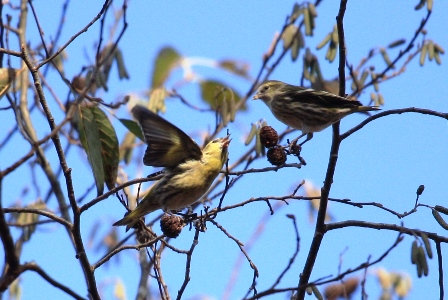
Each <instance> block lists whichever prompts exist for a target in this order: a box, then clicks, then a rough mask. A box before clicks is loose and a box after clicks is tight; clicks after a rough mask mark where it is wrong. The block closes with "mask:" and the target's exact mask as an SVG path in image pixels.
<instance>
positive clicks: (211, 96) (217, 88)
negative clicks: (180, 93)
mask: <svg viewBox="0 0 448 300" xmlns="http://www.w3.org/2000/svg"><path fill="white" fill-rule="evenodd" d="M200 87H201V97H202V99H203V100H204V101H205V102H207V103H208V104H209V105H210V107H211V108H212V109H214V110H216V109H217V108H218V107H221V106H222V102H223V101H224V100H226V101H230V100H231V99H233V101H234V102H235V103H238V102H239V101H240V99H241V96H240V95H239V94H238V93H236V92H235V90H233V89H230V88H229V87H227V86H225V85H224V84H223V83H220V82H218V81H213V80H206V81H202V82H201V83H200ZM239 109H240V110H246V106H241V107H240V108H239Z"/></svg>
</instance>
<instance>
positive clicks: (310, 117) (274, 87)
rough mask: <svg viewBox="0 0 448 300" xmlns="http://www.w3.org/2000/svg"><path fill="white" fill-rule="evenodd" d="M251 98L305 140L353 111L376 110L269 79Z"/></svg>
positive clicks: (342, 98)
mask: <svg viewBox="0 0 448 300" xmlns="http://www.w3.org/2000/svg"><path fill="white" fill-rule="evenodd" d="M253 99H254V100H255V99H261V100H262V101H263V102H264V103H265V104H266V105H267V106H268V107H269V109H270V110H271V112H272V114H273V115H274V117H276V118H277V119H278V120H279V121H281V122H283V123H284V124H286V125H288V126H290V127H292V128H295V129H299V130H301V131H302V135H301V136H299V137H298V138H297V139H296V140H295V141H297V140H298V139H300V138H301V137H303V136H305V135H307V138H306V140H305V141H303V142H302V143H301V144H300V145H303V144H304V143H305V142H306V141H309V140H311V139H312V138H313V132H319V131H321V130H323V129H325V128H327V127H328V126H330V125H331V124H333V123H335V122H337V121H339V120H340V119H342V118H343V117H345V116H347V115H349V114H352V113H354V112H367V111H372V110H379V108H378V107H375V106H363V105H362V104H361V102H359V101H357V100H350V99H347V98H344V97H341V96H337V95H334V94H332V93H328V92H324V91H316V90H313V89H307V88H304V87H301V86H295V85H290V84H287V83H284V82H281V81H277V80H269V81H266V82H264V83H263V84H261V85H260V87H259V88H258V89H257V93H256V94H255V96H254V97H253Z"/></svg>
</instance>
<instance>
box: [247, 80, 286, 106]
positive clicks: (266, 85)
mask: <svg viewBox="0 0 448 300" xmlns="http://www.w3.org/2000/svg"><path fill="white" fill-rule="evenodd" d="M285 85H286V84H285V83H284V82H281V81H278V80H269V81H265V82H263V83H262V84H261V85H260V86H259V87H258V89H257V92H256V93H255V96H254V97H253V98H252V100H257V99H260V100H262V101H263V102H264V103H266V104H267V105H268V106H269V105H270V103H271V101H272V100H273V99H274V96H275V94H276V92H277V91H278V90H279V89H280V88H282V87H284V86H285Z"/></svg>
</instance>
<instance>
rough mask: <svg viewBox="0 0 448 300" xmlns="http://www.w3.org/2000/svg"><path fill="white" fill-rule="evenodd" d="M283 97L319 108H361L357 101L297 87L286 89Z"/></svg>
mask: <svg viewBox="0 0 448 300" xmlns="http://www.w3.org/2000/svg"><path fill="white" fill-rule="evenodd" d="M282 92H283V93H282V94H283V97H285V98H286V97H289V98H291V99H293V101H298V102H302V103H308V104H316V105H318V106H322V107H327V108H333V107H339V108H351V107H356V106H361V105H362V104H361V102H359V101H357V100H349V99H347V98H344V97H341V96H337V95H334V94H331V93H328V92H324V91H315V90H312V89H305V88H302V89H300V90H299V89H297V87H294V89H293V88H284V89H283V91H282Z"/></svg>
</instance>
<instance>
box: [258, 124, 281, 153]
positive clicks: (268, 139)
mask: <svg viewBox="0 0 448 300" xmlns="http://www.w3.org/2000/svg"><path fill="white" fill-rule="evenodd" d="M260 142H261V144H262V145H263V146H265V147H266V148H271V147H274V146H275V145H277V143H278V134H277V131H275V129H274V128H272V127H271V126H263V127H261V129H260Z"/></svg>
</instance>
